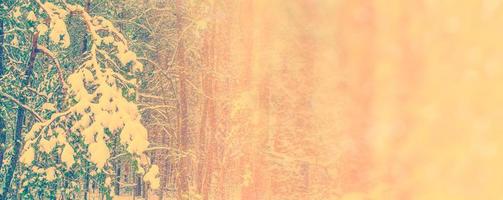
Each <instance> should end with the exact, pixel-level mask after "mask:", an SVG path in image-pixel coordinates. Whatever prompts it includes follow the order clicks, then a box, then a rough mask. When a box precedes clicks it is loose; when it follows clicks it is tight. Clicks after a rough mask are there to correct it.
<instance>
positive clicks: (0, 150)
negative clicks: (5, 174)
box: [0, 19, 7, 170]
mask: <svg viewBox="0 0 503 200" xmlns="http://www.w3.org/2000/svg"><path fill="white" fill-rule="evenodd" d="M3 72H4V66H3V20H1V19H0V78H1V77H2V75H3ZM4 128H5V122H4V120H3V119H2V116H1V115H0V170H1V169H2V166H3V155H4V152H5V147H6V145H7V144H6V141H5V139H6V137H7V133H6V132H4V131H3V129H4Z"/></svg>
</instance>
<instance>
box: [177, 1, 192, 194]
mask: <svg viewBox="0 0 503 200" xmlns="http://www.w3.org/2000/svg"><path fill="white" fill-rule="evenodd" d="M183 5H184V4H183V0H177V1H176V13H177V14H176V16H177V32H178V36H179V41H178V52H177V56H176V59H177V60H176V63H177V65H178V67H180V69H181V70H180V77H179V88H178V89H179V91H178V95H179V110H178V111H179V113H178V118H179V134H180V135H179V136H180V141H179V142H180V143H179V145H180V147H181V151H182V152H184V153H187V152H188V150H189V149H188V147H189V138H190V136H189V134H190V133H189V128H188V117H189V116H188V104H187V86H186V84H187V83H186V81H187V80H186V78H187V76H186V70H187V69H186V67H187V63H186V62H185V42H184V39H183V35H182V34H183V28H184V27H183V24H184V23H183V17H182V16H183V9H184V7H183ZM179 166H180V177H179V178H178V181H179V183H178V188H177V189H178V197H179V199H181V198H182V195H183V194H184V193H187V192H188V191H189V177H188V174H189V172H188V166H189V157H188V156H185V155H184V156H183V157H182V159H181V163H180V165H179Z"/></svg>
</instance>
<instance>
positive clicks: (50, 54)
mask: <svg viewBox="0 0 503 200" xmlns="http://www.w3.org/2000/svg"><path fill="white" fill-rule="evenodd" d="M38 50H39V51H40V52H42V53H43V54H44V55H46V56H47V57H49V58H50V59H51V60H52V61H53V62H54V64H55V65H56V69H57V70H58V78H59V81H60V82H61V85H62V86H63V91H64V90H65V89H66V88H68V86H67V85H66V82H65V79H64V77H63V70H62V69H61V64H60V63H59V60H58V58H56V55H55V54H54V53H53V52H52V51H51V50H49V49H47V48H46V47H45V46H42V45H39V46H38Z"/></svg>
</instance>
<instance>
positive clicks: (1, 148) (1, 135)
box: [0, 116, 7, 170]
mask: <svg viewBox="0 0 503 200" xmlns="http://www.w3.org/2000/svg"><path fill="white" fill-rule="evenodd" d="M4 128H5V122H4V120H3V119H2V116H0V170H1V169H2V166H3V155H4V152H5V149H6V148H5V147H6V146H7V143H6V141H5V139H6V136H7V132H5V131H4Z"/></svg>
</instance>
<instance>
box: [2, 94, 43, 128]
mask: <svg viewBox="0 0 503 200" xmlns="http://www.w3.org/2000/svg"><path fill="white" fill-rule="evenodd" d="M0 96H1V97H5V98H7V99H9V100H10V101H12V102H14V103H15V104H17V105H18V106H21V107H23V108H24V109H25V110H27V111H28V112H30V113H31V114H33V116H35V118H36V119H37V121H39V122H42V121H44V118H42V117H41V116H40V115H39V114H37V113H36V112H35V111H34V110H33V109H31V108H30V107H28V106H27V105H24V104H22V103H21V102H20V101H19V100H17V99H16V98H14V97H13V96H11V95H9V94H6V93H3V92H1V91H0Z"/></svg>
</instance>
